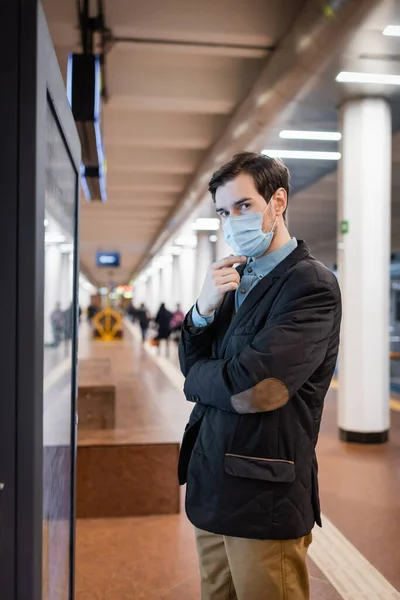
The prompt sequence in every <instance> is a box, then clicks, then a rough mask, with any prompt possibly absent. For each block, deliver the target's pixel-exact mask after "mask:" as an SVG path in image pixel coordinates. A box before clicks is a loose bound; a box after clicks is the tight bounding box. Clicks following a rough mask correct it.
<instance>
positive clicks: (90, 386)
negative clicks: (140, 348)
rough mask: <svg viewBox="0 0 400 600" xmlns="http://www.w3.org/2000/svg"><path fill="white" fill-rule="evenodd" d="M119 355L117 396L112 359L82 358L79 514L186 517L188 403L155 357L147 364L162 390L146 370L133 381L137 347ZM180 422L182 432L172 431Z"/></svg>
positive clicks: (115, 360) (78, 479) (78, 478)
mask: <svg viewBox="0 0 400 600" xmlns="http://www.w3.org/2000/svg"><path fill="white" fill-rule="evenodd" d="M95 350H96V351H97V346H95ZM102 351H103V350H102V348H101V347H99V350H98V353H99V354H100V352H102ZM114 352H115V353H116V354H115V356H114V357H113V360H114V366H115V373H118V378H117V381H116V384H117V385H116V388H117V390H116V394H115V385H114V381H113V378H114V376H113V375H112V370H111V364H109V362H110V361H109V360H108V359H104V358H94V359H88V360H82V361H80V370H79V426H78V458H77V461H78V464H77V490H76V502H77V504H76V513H77V517H78V518H92V519H93V518H117V517H132V516H143V515H161V514H173V513H178V512H179V509H180V494H179V485H178V478H177V464H178V455H179V445H180V444H179V441H180V433H181V431H183V427H184V425H183V424H181V423H180V419H182V422H183V419H184V418H185V417H182V413H183V410H182V405H183V408H184V407H185V405H184V403H183V402H182V400H181V398H180V397H179V396H178V397H177V394H176V390H175V388H174V387H173V386H172V384H171V383H170V382H169V381H168V380H165V377H164V376H163V374H162V373H161V372H160V371H159V369H158V368H157V367H156V365H155V364H154V362H153V361H152V360H151V359H147V360H145V361H144V362H145V364H146V371H147V373H146V375H147V377H150V379H151V381H153V383H154V389H153V388H152V387H149V385H148V381H147V379H146V378H144V377H142V372H138V373H137V375H135V376H134V377H132V376H131V372H132V367H131V360H132V359H131V353H130V352H129V349H127V350H126V351H124V348H123V347H120V348H119V349H117V350H115V351H114ZM103 356H104V354H103ZM142 360H143V359H142ZM160 390H161V391H160ZM109 409H110V411H111V410H112V412H109ZM175 414H177V415H178V416H177V417H175ZM175 422H176V423H177V428H176V429H177V431H176V430H175V428H172V427H171V423H175ZM112 423H113V427H111V424H112Z"/></svg>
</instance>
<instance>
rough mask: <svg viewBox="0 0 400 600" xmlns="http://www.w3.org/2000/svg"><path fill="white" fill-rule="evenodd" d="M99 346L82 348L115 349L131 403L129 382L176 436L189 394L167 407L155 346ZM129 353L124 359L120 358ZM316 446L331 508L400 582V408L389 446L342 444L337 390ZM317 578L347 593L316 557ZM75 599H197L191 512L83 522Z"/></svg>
mask: <svg viewBox="0 0 400 600" xmlns="http://www.w3.org/2000/svg"><path fill="white" fill-rule="evenodd" d="M98 344H99V343H97V344H96V350H93V345H92V344H91V343H86V342H85V341H84V343H83V344H82V345H81V348H82V352H83V354H84V355H85V356H88V355H89V354H90V353H91V352H93V351H94V352H96V353H98V352H103V353H108V354H109V355H110V356H114V360H115V367H116V370H117V373H118V377H119V380H120V386H121V388H120V390H121V393H122V390H124V395H125V394H126V393H127V392H128V390H129V389H130V390H131V396H130V398H131V401H130V402H133V403H134V402H135V400H134V394H133V392H132V390H136V393H137V390H141V393H143V390H144V389H146V401H147V402H148V403H149V404H150V407H149V414H151V415H153V416H154V414H158V413H157V410H155V408H154V406H155V405H157V406H158V410H160V411H161V413H160V414H161V415H162V414H163V411H167V413H166V414H169V419H170V420H169V423H170V427H172V431H173V432H174V434H175V433H178V434H179V432H178V431H177V430H178V429H179V430H180V429H181V428H182V423H183V421H184V420H185V419H186V413H185V414H183V415H182V414H181V415H180V416H178V413H177V406H179V402H181V401H182V396H181V395H180V394H179V393H178V392H175V394H176V395H175V401H172V407H169V408H167V406H166V405H167V403H168V404H169V402H171V398H172V396H173V392H172V391H171V384H170V382H168V381H167V380H166V378H164V380H163V379H162V374H160V371H158V369H157V367H156V366H155V364H154V363H153V361H152V359H151V358H149V356H148V354H147V353H146V352H145V351H143V350H142V349H141V347H140V346H139V345H136V344H135V345H134V347H133V348H132V345H131V344H130V342H129V338H127V339H126V342H125V343H124V344H123V345H121V346H119V350H117V348H118V346H108V348H106V346H99V345H98ZM124 346H125V350H123V347H124ZM99 348H101V350H99ZM112 348H114V350H113V349H112ZM122 354H125V356H126V357H127V358H126V359H122ZM143 386H144V387H143ZM168 398H169V400H168ZM176 402H178V404H176ZM163 403H164V404H163ZM184 411H187V407H186V405H184V406H182V413H183V412H184ZM136 415H137V413H136ZM131 416H132V418H133V417H134V416H133V415H131ZM157 419H159V415H158V416H157V417H156V421H157ZM157 422H159V421H157ZM128 423H129V420H128V421H126V420H125V421H124V422H123V421H122V420H121V428H120V429H124V428H126V427H128V429H129V425H128ZM174 423H175V427H173V424H174ZM153 434H155V433H154V431H153ZM171 435H172V433H171ZM318 449H319V453H318V454H319V461H320V484H321V497H322V505H323V510H324V512H325V513H326V515H327V517H329V519H330V520H332V521H333V522H334V524H335V525H336V526H337V527H338V528H339V529H340V530H341V531H342V533H344V535H346V537H347V538H348V539H349V540H350V541H351V542H352V543H353V544H354V545H355V546H356V547H357V548H358V549H359V550H360V551H361V552H362V553H363V554H364V555H365V556H366V557H367V558H368V560H369V561H370V562H371V563H372V564H374V565H375V566H376V567H377V568H378V569H379V571H381V572H382V574H383V575H384V576H385V577H386V578H387V579H388V580H389V581H391V582H392V584H393V585H395V586H396V587H397V588H400V563H399V560H400V559H399V558H398V556H399V555H398V548H399V545H398V544H399V542H398V540H399V538H400V470H399V465H400V414H399V413H398V414H393V427H392V436H391V441H390V443H389V444H387V445H386V446H382V447H361V446H348V445H344V444H341V443H340V442H339V441H338V439H337V430H336V407H335V392H334V391H330V392H329V394H328V398H327V405H326V410H325V416H324V420H323V427H322V432H321V437H320V441H319V445H318ZM105 493H110V492H109V491H107V490H105ZM396 549H397V551H396ZM310 581H311V589H312V594H311V597H312V600H339V599H340V596H339V594H338V593H337V592H336V591H335V590H334V588H333V587H332V585H331V584H330V583H329V581H328V580H327V579H326V578H325V576H324V575H323V574H322V573H321V572H320V571H319V570H318V569H317V567H316V566H315V565H314V564H313V563H312V562H311V561H310ZM76 598H77V600H128V599H129V600H178V599H179V600H199V598H200V595H199V583H198V571H197V558H196V552H195V547H194V539H193V532H192V527H191V525H190V524H189V523H188V521H187V519H186V517H185V515H184V514H180V515H171V516H159V517H142V518H129V519H115V520H112V519H107V520H81V521H78V524H77V552H76ZM249 600H251V599H249ZM368 600H374V598H373V597H371V598H370V599H368Z"/></svg>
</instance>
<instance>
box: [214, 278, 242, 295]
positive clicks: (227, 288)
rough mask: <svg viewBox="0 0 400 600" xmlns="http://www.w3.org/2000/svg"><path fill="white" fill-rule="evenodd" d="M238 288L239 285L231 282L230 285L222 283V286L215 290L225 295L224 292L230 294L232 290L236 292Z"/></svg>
mask: <svg viewBox="0 0 400 600" xmlns="http://www.w3.org/2000/svg"><path fill="white" fill-rule="evenodd" d="M238 287H239V284H238V283H236V282H234V281H231V282H230V283H224V284H223V285H219V286H218V287H217V290H218V291H219V292H220V293H221V294H226V292H231V291H233V290H237V289H238Z"/></svg>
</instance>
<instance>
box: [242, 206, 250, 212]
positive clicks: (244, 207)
mask: <svg viewBox="0 0 400 600" xmlns="http://www.w3.org/2000/svg"><path fill="white" fill-rule="evenodd" d="M249 206H250V204H241V205H240V212H246V210H247V209H248V208H249Z"/></svg>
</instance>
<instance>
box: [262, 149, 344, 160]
mask: <svg viewBox="0 0 400 600" xmlns="http://www.w3.org/2000/svg"><path fill="white" fill-rule="evenodd" d="M261 154H265V155H266V156H270V157H271V158H299V159H307V160H339V159H340V157H341V154H340V152H317V151H313V150H268V149H267V150H262V151H261Z"/></svg>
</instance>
